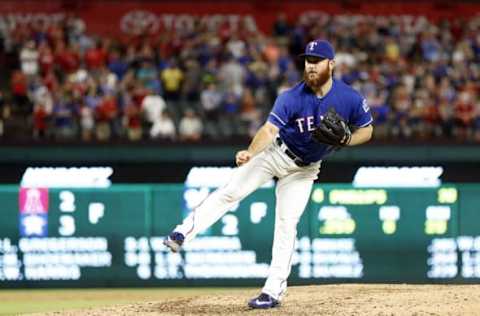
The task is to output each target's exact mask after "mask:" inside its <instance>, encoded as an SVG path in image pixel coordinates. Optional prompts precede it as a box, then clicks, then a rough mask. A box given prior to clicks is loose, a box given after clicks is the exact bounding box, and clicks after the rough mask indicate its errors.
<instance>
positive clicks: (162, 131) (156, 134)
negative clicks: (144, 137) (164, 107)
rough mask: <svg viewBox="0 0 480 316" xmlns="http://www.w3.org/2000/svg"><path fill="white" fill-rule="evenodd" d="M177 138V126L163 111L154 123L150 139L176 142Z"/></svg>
mask: <svg viewBox="0 0 480 316" xmlns="http://www.w3.org/2000/svg"><path fill="white" fill-rule="evenodd" d="M184 124H185V123H184ZM176 136H177V135H176V130H175V124H174V123H173V120H172V118H171V117H170V114H169V113H168V112H167V111H163V112H162V113H161V114H160V115H159V117H158V118H157V119H156V120H155V122H154V123H153V126H152V128H151V129H150V137H151V138H153V139H168V140H175V138H176Z"/></svg>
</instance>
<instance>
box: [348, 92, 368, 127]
mask: <svg viewBox="0 0 480 316" xmlns="http://www.w3.org/2000/svg"><path fill="white" fill-rule="evenodd" d="M372 122H373V117H372V113H371V112H370V107H369V106H368V103H367V99H365V98H364V97H363V96H360V95H359V98H358V100H357V102H356V105H355V107H354V108H353V110H352V114H351V116H350V124H352V125H355V126H356V127H365V126H368V125H370V124H372Z"/></svg>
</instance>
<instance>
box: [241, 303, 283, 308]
mask: <svg viewBox="0 0 480 316" xmlns="http://www.w3.org/2000/svg"><path fill="white" fill-rule="evenodd" d="M279 306H280V303H277V304H275V305H253V304H250V303H248V307H250V308H251V309H269V308H275V307H279Z"/></svg>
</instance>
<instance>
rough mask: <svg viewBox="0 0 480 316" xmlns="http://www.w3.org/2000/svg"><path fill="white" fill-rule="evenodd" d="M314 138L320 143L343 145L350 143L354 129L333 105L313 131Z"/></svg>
mask: <svg viewBox="0 0 480 316" xmlns="http://www.w3.org/2000/svg"><path fill="white" fill-rule="evenodd" d="M312 138H313V139H314V140H315V141H316V142H318V143H322V144H327V145H332V146H337V147H342V146H346V145H348V144H349V143H350V139H351V138H352V131H351V130H350V127H348V125H347V123H346V122H345V120H344V119H343V118H342V117H341V116H340V115H339V114H338V113H337V112H336V111H335V109H334V108H333V107H331V108H330V109H329V110H328V111H327V113H326V114H325V115H324V116H323V118H322V120H321V121H320V124H319V125H318V126H317V128H316V129H315V130H313V131H312Z"/></svg>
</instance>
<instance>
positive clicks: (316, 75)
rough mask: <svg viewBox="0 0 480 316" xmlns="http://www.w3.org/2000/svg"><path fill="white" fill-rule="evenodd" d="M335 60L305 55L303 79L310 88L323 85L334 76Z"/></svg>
mask: <svg viewBox="0 0 480 316" xmlns="http://www.w3.org/2000/svg"><path fill="white" fill-rule="evenodd" d="M332 69H333V62H332V61H331V60H329V59H326V58H321V57H313V56H307V57H305V70H304V73H303V79H304V80H305V82H306V83H307V85H308V86H309V87H310V88H313V89H315V88H319V87H321V86H323V85H324V84H325V83H326V82H327V81H328V79H330V77H331V76H332Z"/></svg>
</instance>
